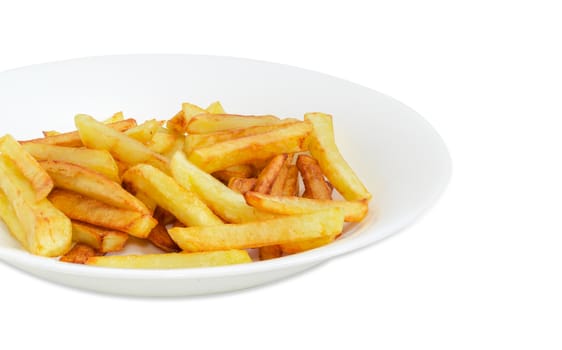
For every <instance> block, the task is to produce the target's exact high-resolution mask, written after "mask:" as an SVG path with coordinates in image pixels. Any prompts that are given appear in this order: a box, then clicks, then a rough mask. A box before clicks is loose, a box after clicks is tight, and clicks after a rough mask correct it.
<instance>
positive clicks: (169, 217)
mask: <svg viewBox="0 0 562 350" xmlns="http://www.w3.org/2000/svg"><path fill="white" fill-rule="evenodd" d="M153 216H154V218H155V219H156V220H158V222H159V223H161V224H162V225H170V224H173V223H174V222H176V221H177V219H176V217H175V216H174V215H173V214H172V213H170V212H169V211H167V210H166V209H164V208H162V207H158V206H157V207H156V210H154V215H153Z"/></svg>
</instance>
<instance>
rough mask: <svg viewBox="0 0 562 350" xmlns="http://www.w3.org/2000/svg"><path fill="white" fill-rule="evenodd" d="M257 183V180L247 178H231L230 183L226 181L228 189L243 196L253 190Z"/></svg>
mask: <svg viewBox="0 0 562 350" xmlns="http://www.w3.org/2000/svg"><path fill="white" fill-rule="evenodd" d="M257 181H258V179H256V178H255V177H249V178H242V177H233V178H231V179H230V181H228V188H230V189H232V190H234V191H236V192H238V193H240V194H244V193H246V192H248V191H251V190H253V189H254V186H255V185H256V182H257Z"/></svg>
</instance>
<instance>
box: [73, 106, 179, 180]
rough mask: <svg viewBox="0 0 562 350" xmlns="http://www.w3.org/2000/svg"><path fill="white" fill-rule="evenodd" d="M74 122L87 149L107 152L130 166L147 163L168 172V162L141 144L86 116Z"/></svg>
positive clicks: (78, 116) (81, 115)
mask: <svg viewBox="0 0 562 350" xmlns="http://www.w3.org/2000/svg"><path fill="white" fill-rule="evenodd" d="M74 122H75V123H76V127H77V128H78V132H79V133H80V138H81V139H82V142H83V143H84V145H86V147H89V148H94V149H104V150H107V151H109V153H111V154H112V155H113V156H114V157H115V158H117V159H119V160H121V161H123V162H125V163H127V164H128V165H130V166H131V165H135V164H139V163H147V164H150V165H152V166H155V167H157V168H158V169H160V170H162V171H168V160H167V159H166V158H164V157H163V156H161V155H160V154H158V153H156V152H153V151H151V150H150V149H149V148H148V147H146V146H145V145H144V144H142V143H141V142H139V141H137V140H135V139H133V138H130V137H129V136H127V135H125V134H123V133H120V132H118V131H116V130H113V129H111V128H110V127H108V126H107V125H105V124H103V123H100V122H98V121H97V120H95V119H94V118H92V117H90V116H88V115H85V114H78V115H77V116H76V117H75V118H74Z"/></svg>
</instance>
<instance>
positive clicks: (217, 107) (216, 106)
mask: <svg viewBox="0 0 562 350" xmlns="http://www.w3.org/2000/svg"><path fill="white" fill-rule="evenodd" d="M205 110H206V111H207V113H211V114H224V113H225V112H224V108H222V105H221V103H220V102H219V101H215V102H213V103H211V104H210V105H209V106H208V107H207V108H205Z"/></svg>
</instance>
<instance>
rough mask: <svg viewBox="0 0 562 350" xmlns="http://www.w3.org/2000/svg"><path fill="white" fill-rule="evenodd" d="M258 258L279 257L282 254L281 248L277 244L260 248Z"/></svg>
mask: <svg viewBox="0 0 562 350" xmlns="http://www.w3.org/2000/svg"><path fill="white" fill-rule="evenodd" d="M259 253H260V260H270V259H275V258H279V257H281V256H282V255H283V250H281V246H279V245H268V246H265V247H261V248H260V251H259Z"/></svg>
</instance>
